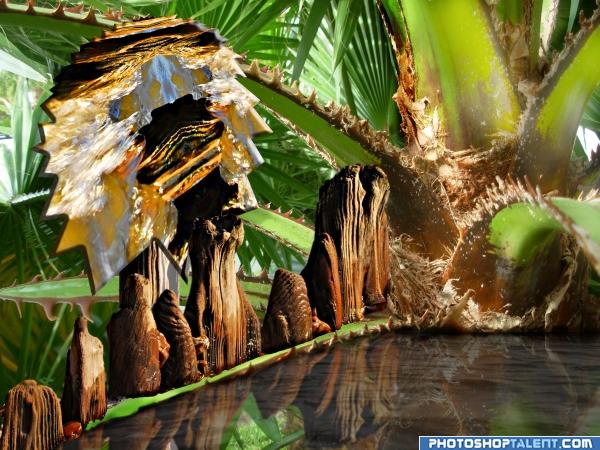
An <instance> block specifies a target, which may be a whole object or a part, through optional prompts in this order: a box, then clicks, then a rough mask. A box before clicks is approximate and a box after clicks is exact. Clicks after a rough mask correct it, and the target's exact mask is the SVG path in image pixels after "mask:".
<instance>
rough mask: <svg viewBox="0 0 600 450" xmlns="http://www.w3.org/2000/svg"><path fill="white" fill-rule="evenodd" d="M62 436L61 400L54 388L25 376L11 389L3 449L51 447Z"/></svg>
mask: <svg viewBox="0 0 600 450" xmlns="http://www.w3.org/2000/svg"><path fill="white" fill-rule="evenodd" d="M62 440H63V427H62V415H61V412H60V401H59V400H58V397H57V396H56V394H55V393H54V391H53V390H52V389H50V388H49V387H47V386H41V385H38V384H37V383H36V382H35V381H33V380H26V381H23V382H22V383H20V384H17V385H16V386H15V387H13V388H12V389H11V390H10V391H8V394H7V396H6V406H5V409H4V428H3V430H2V437H1V438H0V449H1V450H17V449H51V448H54V447H56V446H57V445H58V444H60V443H61V442H62Z"/></svg>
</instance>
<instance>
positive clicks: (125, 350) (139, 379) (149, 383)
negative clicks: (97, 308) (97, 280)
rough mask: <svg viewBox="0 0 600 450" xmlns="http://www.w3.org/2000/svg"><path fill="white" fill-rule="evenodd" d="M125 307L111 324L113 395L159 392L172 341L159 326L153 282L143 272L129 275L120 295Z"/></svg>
mask: <svg viewBox="0 0 600 450" xmlns="http://www.w3.org/2000/svg"><path fill="white" fill-rule="evenodd" d="M119 302H120V306H121V308H122V309H121V310H120V311H118V312H116V313H115V314H113V316H112V318H111V320H110V322H109V324H108V342H109V350H110V380H109V387H110V389H109V392H110V395H111V397H119V396H124V397H136V396H141V395H152V394H156V393H157V392H158V391H159V389H160V382H161V378H160V368H161V366H162V364H163V363H164V361H165V360H166V358H167V357H168V343H167V341H166V339H165V337H164V336H163V335H162V333H160V332H159V331H158V329H157V328H156V322H155V321H154V317H153V316H152V310H151V306H150V305H151V302H152V299H151V288H150V283H149V282H148V280H147V279H146V278H144V277H142V276H141V275H139V274H134V275H130V276H129V278H127V280H126V282H125V286H124V290H123V291H122V295H121V297H120V299H119Z"/></svg>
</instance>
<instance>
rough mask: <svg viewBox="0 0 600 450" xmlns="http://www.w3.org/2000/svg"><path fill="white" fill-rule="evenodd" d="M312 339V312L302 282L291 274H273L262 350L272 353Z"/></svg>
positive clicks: (264, 323) (281, 270)
mask: <svg viewBox="0 0 600 450" xmlns="http://www.w3.org/2000/svg"><path fill="white" fill-rule="evenodd" d="M310 339H312V313H311V309H310V303H309V302H308V296H307V294H306V284H305V283H304V279H303V278H302V277H301V276H300V275H298V274H296V273H293V272H289V271H287V270H284V269H279V270H277V272H275V278H274V279H273V287H272V288H271V294H270V295H269V304H268V306H267V312H266V314H265V318H264V321H263V326H262V340H263V348H264V350H265V351H266V352H274V351H277V350H281V349H283V348H287V347H292V346H294V345H298V344H301V343H302V342H306V341H308V340H310Z"/></svg>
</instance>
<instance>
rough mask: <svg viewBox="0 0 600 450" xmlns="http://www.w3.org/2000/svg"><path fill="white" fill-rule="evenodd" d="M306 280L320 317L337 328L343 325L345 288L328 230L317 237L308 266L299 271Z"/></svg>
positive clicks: (309, 294) (309, 293) (309, 296)
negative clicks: (343, 294)
mask: <svg viewBox="0 0 600 450" xmlns="http://www.w3.org/2000/svg"><path fill="white" fill-rule="evenodd" d="M300 275H302V277H303V278H304V281H305V282H306V290H307V293H308V298H309V300H310V304H311V306H312V307H313V308H315V309H316V311H317V316H318V317H319V319H321V320H323V321H324V322H325V323H326V324H328V325H329V326H330V327H331V329H333V330H337V329H339V328H341V326H342V291H341V287H340V272H339V266H338V256H337V251H336V250H335V243H334V242H333V240H332V239H331V236H329V234H327V233H323V234H320V235H318V236H316V237H315V241H314V243H313V246H312V249H311V250H310V255H309V257H308V261H307V263H306V267H305V268H304V269H303V270H302V272H301V273H300Z"/></svg>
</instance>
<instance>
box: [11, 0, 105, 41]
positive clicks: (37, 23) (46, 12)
mask: <svg viewBox="0 0 600 450" xmlns="http://www.w3.org/2000/svg"><path fill="white" fill-rule="evenodd" d="M26 11H27V5H15V4H12V3H11V4H10V7H9V9H8V11H1V12H0V26H15V27H22V28H32V29H36V30H40V31H50V32H55V33H61V34H67V35H72V36H75V37H84V38H86V39H92V38H95V37H100V36H101V35H102V31H103V30H104V29H107V28H111V27H112V26H114V25H115V23H116V22H114V21H112V20H108V19H105V18H102V17H97V18H96V22H97V23H96V24H91V23H86V22H84V19H85V16H84V15H83V14H71V13H65V14H66V16H67V17H58V16H52V14H53V13H54V10H53V9H50V8H43V7H37V6H36V7H35V12H36V13H35V15H34V14H27V13H26ZM70 19H71V20H70Z"/></svg>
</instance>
